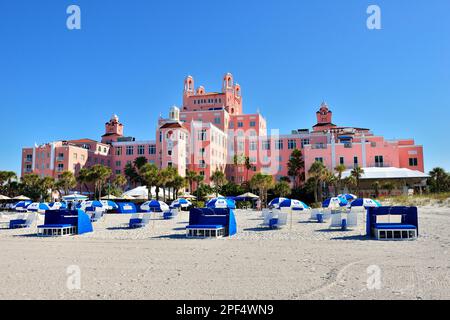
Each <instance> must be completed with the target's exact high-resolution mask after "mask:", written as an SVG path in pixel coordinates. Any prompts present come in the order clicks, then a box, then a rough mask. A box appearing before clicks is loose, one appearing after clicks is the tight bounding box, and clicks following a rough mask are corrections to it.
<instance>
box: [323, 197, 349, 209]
mask: <svg viewBox="0 0 450 320" xmlns="http://www.w3.org/2000/svg"><path fill="white" fill-rule="evenodd" d="M347 205H348V201H347V200H346V199H344V198H341V197H332V198H328V199H326V200H325V201H324V202H322V208H331V209H338V208H340V207H346V206H347Z"/></svg>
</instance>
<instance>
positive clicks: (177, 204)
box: [170, 198, 192, 208]
mask: <svg viewBox="0 0 450 320" xmlns="http://www.w3.org/2000/svg"><path fill="white" fill-rule="evenodd" d="M170 206H171V207H173V208H188V207H190V206H192V202H190V201H189V200H187V199H185V198H179V199H177V200H174V201H173V202H172V203H171V204H170Z"/></svg>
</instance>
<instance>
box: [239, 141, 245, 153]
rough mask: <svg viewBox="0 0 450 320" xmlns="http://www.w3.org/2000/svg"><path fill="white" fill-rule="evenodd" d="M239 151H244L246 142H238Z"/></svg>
mask: <svg viewBox="0 0 450 320" xmlns="http://www.w3.org/2000/svg"><path fill="white" fill-rule="evenodd" d="M238 151H244V141H239V142H238Z"/></svg>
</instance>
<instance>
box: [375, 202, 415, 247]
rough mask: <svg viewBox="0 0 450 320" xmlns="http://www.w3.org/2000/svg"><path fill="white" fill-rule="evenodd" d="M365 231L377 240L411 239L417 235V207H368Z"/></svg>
mask: <svg viewBox="0 0 450 320" xmlns="http://www.w3.org/2000/svg"><path fill="white" fill-rule="evenodd" d="M366 233H367V235H368V236H369V237H373V238H375V239H377V240H413V239H417V237H418V236H419V219H418V211H417V207H369V208H368V209H367V220H366Z"/></svg>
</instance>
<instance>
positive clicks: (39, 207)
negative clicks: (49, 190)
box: [27, 202, 50, 213]
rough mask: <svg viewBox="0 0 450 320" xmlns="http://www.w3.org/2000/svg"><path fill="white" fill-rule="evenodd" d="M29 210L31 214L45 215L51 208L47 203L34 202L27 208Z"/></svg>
mask: <svg viewBox="0 0 450 320" xmlns="http://www.w3.org/2000/svg"><path fill="white" fill-rule="evenodd" d="M27 210H28V211H31V212H39V213H45V211H47V210H50V207H49V206H48V204H47V203H39V202H33V203H32V204H30V205H29V206H28V207H27Z"/></svg>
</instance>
